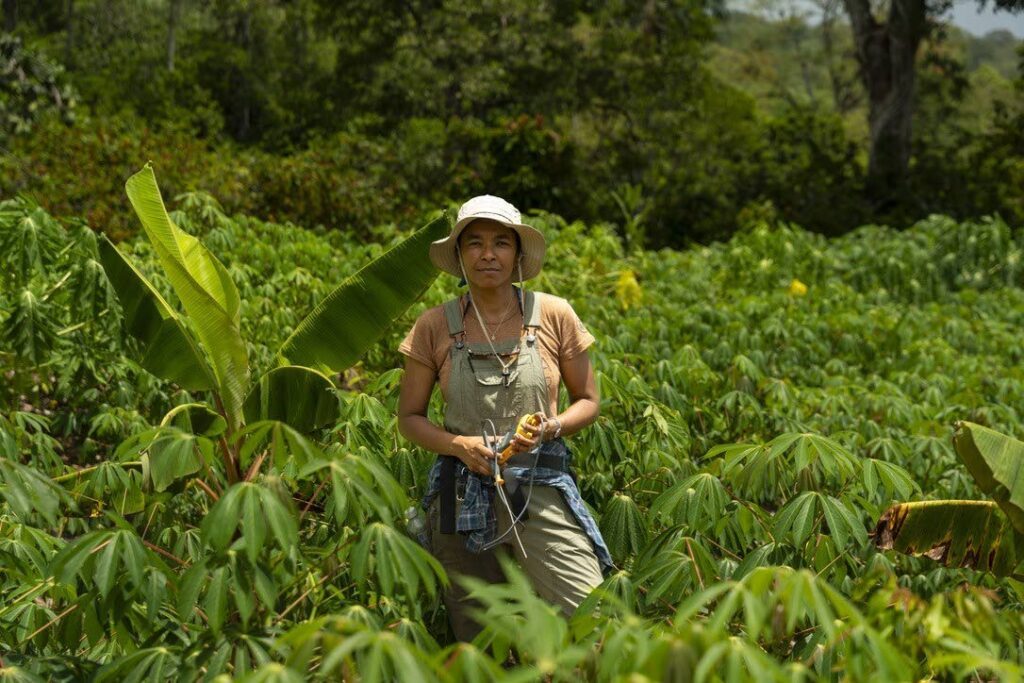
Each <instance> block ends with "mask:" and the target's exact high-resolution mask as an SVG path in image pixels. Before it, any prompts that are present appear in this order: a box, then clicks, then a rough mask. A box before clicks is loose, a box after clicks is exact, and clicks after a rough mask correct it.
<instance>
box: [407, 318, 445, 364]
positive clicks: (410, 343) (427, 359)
mask: <svg viewBox="0 0 1024 683" xmlns="http://www.w3.org/2000/svg"><path fill="white" fill-rule="evenodd" d="M431 328H432V326H431V324H430V320H429V316H428V315H426V314H424V315H421V316H420V317H419V318H417V319H416V322H415V323H414V324H413V326H412V329H411V330H409V334H407V335H405V339H403V340H402V343H401V344H399V345H398V352H399V353H401V354H402V355H403V356H408V357H409V358H412V359H413V360H417V361H419V362H420V363H423V364H424V365H426V366H427V367H428V368H430V369H431V370H433V371H434V372H437V371H438V368H437V363H436V361H435V360H434V335H433V334H432V329H431Z"/></svg>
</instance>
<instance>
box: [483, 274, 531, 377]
mask: <svg viewBox="0 0 1024 683" xmlns="http://www.w3.org/2000/svg"><path fill="white" fill-rule="evenodd" d="M518 296H519V297H521V296H522V292H521V291H520V292H519V293H518ZM469 301H470V303H471V304H472V305H473V312H474V313H476V319H477V320H478V321H479V322H480V327H482V328H484V338H485V339H486V340H487V345H488V346H489V347H491V353H492V354H493V355H494V359H495V360H497V361H498V365H500V366H501V374H502V377H504V378H505V386H506V387H507V386H508V383H509V376H510V371H509V368H511V367H512V363H514V362H515V361H516V359H515V356H513V357H512V358H509V359H508V362H507V363H506V362H505V361H503V360H502V359H501V356H499V355H498V351H497V349H495V348H494V342H493V339H492V337H491V335H490V334H488V333H487V328H486V326H485V325H484V318H483V316H482V315H480V309H478V308H477V307H476V304H473V298H472V297H470V298H469ZM514 301H515V299H513V302H514ZM521 312H522V311H520V313H521ZM501 322H504V320H503V321H501ZM523 323H524V324H525V323H526V319H525V318H523ZM498 326H499V327H500V326H501V323H498ZM495 334H497V330H495Z"/></svg>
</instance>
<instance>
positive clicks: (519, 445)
mask: <svg viewBox="0 0 1024 683" xmlns="http://www.w3.org/2000/svg"><path fill="white" fill-rule="evenodd" d="M533 416H534V417H536V418H537V420H538V422H537V426H536V427H533V426H531V425H529V424H525V425H523V429H524V430H525V431H526V432H527V433H529V436H523V435H522V434H519V433H518V432H517V433H516V435H515V436H514V437H512V451H513V452H514V453H524V452H526V451H528V450H530V449H532V448H533V447H534V446H536V445H538V444H539V443H540V442H541V440H542V439H543V437H544V420H545V417H544V413H539V412H538V413H534V414H533Z"/></svg>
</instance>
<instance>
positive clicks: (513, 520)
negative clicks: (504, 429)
mask: <svg viewBox="0 0 1024 683" xmlns="http://www.w3.org/2000/svg"><path fill="white" fill-rule="evenodd" d="M488 424H489V425H490V427H491V434H493V435H494V436H493V438H494V440H495V441H497V438H498V437H497V433H498V430H497V428H496V427H495V426H494V422H492V421H491V420H484V421H483V432H484V441H487V425H488ZM527 452H528V453H529V452H532V453H534V459H533V467H531V468H530V490H529V492H528V493H527V494H526V501H525V502H524V503H523V509H522V510H521V511H520V512H519V514H518V515H513V514H512V506H511V505H510V504H509V502H508V496H506V495H505V490H504V488H502V486H501V485H500V484H498V483H495V488H496V489H498V498H499V499H500V500H501V502H502V503H504V505H505V509H506V510H508V517H509V519H510V520H511V523H510V524H509V527H508V529H506V530H505V533H503V534H501V535H500V536H498V537H497V538H495V539H494V540H492V541H490V542H489V543H485V544H484V546H483V547H482V548H480V550H481V551H483V550H490V549H491V548H494V547H495V546H497V545H498V544H499V543H501V542H502V541H503V540H505V538H506V537H507V536H508V535H509V534H510V533H514V534H515V537H516V543H518V544H519V549H520V550H521V551H523V557H524V558H525V557H527V554H526V548H525V547H523V540H522V539H521V538H520V537H519V530H518V529H517V528H516V524H518V523H519V522H520V521H521V520H522V518H523V515H525V514H526V511H527V509H528V508H529V507H530V499H531V498H532V497H533V481H534V476H535V475H536V470H537V463H538V462H540V443H538V444H537V445H536V446H534V447H533V448H532V449H530V451H527ZM494 466H495V467H498V463H497V461H495V463H494Z"/></svg>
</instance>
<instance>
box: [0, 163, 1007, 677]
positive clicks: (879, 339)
mask: <svg viewBox="0 0 1024 683" xmlns="http://www.w3.org/2000/svg"><path fill="white" fill-rule="evenodd" d="M137 178H138V177H137ZM154 188H155V186H154V187H153V188H151V187H149V186H143V185H138V186H136V187H135V189H134V194H133V195H132V202H133V204H134V206H135V208H136V210H137V211H138V213H139V215H140V216H141V217H142V218H143V223H142V224H141V225H144V228H145V229H143V230H140V232H139V234H138V236H136V237H133V238H131V239H129V240H127V241H125V242H123V243H121V244H120V245H118V249H119V250H120V251H117V250H115V249H114V247H112V245H110V244H109V243H108V242H107V241H106V240H105V239H104V238H103V237H101V236H99V235H98V234H97V232H95V231H94V230H93V228H97V227H100V226H87V225H85V224H84V223H80V224H61V223H58V222H57V221H55V220H54V219H52V218H51V217H50V216H48V215H47V214H46V213H45V212H44V211H43V210H42V209H40V208H38V207H36V206H33V205H31V204H30V203H28V202H26V201H24V200H20V199H18V200H8V201H4V202H3V203H0V253H2V254H3V268H2V272H0V283H2V289H0V368H2V370H3V375H2V380H0V401H2V412H0V678H3V679H4V680H11V681H36V680H83V679H86V680H96V681H107V680H112V681H122V680H124V681H142V680H146V681H151V680H173V681H177V680H199V679H202V680H213V679H220V680H226V679H229V678H237V679H239V680H246V681H299V680H305V679H307V678H322V679H326V680H366V681H375V680H400V681H420V680H423V681H431V680H446V681H447V680H452V681H463V680H466V681H491V680H514V681H519V680H580V679H585V680H597V681H617V680H630V681H643V680H652V681H658V680H678V681H688V680H696V681H705V680H706V681H714V680H728V681H734V680H748V679H756V680H787V681H802V680H818V679H826V680H833V679H852V680H866V679H868V678H874V679H875V680H885V681H890V680H891V681H896V680H921V679H930V678H934V679H938V680H965V679H966V680H996V679H999V680H1014V679H1019V678H1021V677H1024V611H1022V604H1021V602H1022V600H1024V584H1021V583H1019V582H1018V580H1017V579H1016V578H1014V577H1015V575H1018V576H1020V574H1019V573H1018V572H1017V564H1018V559H1017V551H1016V548H1019V547H1022V546H1021V541H1020V540H1019V536H1018V532H1017V531H1016V530H1015V529H1014V528H1013V527H1011V526H1010V525H1009V523H1008V522H1007V519H1008V517H1007V516H1006V515H1004V514H1003V513H1002V512H1001V510H1002V509H1007V510H1010V511H1011V515H1012V511H1013V510H1014V509H1016V510H1019V509H1020V508H1019V507H1015V506H1019V505H1021V504H1022V503H1024V496H1021V495H1018V488H1017V487H1014V486H1013V485H1012V484H1013V480H1014V479H1015V477H1016V471H1015V470H1014V471H1013V472H1009V473H1007V472H1006V471H1004V470H1005V469H1006V468H1009V469H1013V467H1016V465H1015V464H1014V463H1018V462H1020V460H1019V459H1018V460H1012V459H1009V458H1004V460H1003V461H1001V462H1002V463H1003V465H1005V467H1003V465H999V464H998V463H997V464H996V465H995V466H993V467H992V468H991V469H993V470H998V471H996V473H995V475H993V476H994V477H995V480H996V484H995V485H993V483H992V482H991V481H987V482H986V480H985V477H984V476H980V475H979V474H978V472H979V471H980V470H978V469H976V468H975V467H970V468H969V467H968V466H965V462H968V464H970V461H969V460H968V459H966V458H964V456H962V455H960V456H958V452H957V451H958V450H959V445H958V447H957V449H955V448H954V444H953V441H952V436H953V433H954V425H955V424H956V423H957V422H959V421H966V422H968V423H973V425H981V426H984V427H989V428H991V429H993V430H995V431H997V432H1000V433H1002V434H1005V435H1008V436H1012V437H1018V438H1019V437H1024V419H1022V412H1021V411H1022V410H1024V369H1022V365H1021V362H1022V360H1024V344H1022V343H1021V330H1022V328H1024V263H1022V256H1024V235H1022V233H1021V231H1020V229H1019V226H1014V227H1013V228H1011V227H1009V226H1007V225H1006V224H1004V223H1003V222H1001V221H1000V220H998V219H985V220H980V221H977V222H968V223H957V222H954V221H952V220H950V219H947V218H943V217H940V216H935V217H932V218H929V219H927V220H925V221H923V222H920V223H918V224H917V225H914V226H908V227H907V228H906V229H905V230H902V231H898V230H894V229H891V228H886V227H877V226H864V227H861V228H859V229H857V230H855V231H854V232H852V233H850V234H848V235H846V236H844V237H841V238H834V239H826V238H824V237H821V236H819V235H815V234H812V233H809V232H806V231H804V230H802V229H800V228H797V227H793V226H787V225H773V224H768V223H759V222H756V221H754V222H752V223H751V224H750V225H748V226H747V227H745V228H744V229H743V230H741V231H740V232H738V233H737V234H736V236H735V237H733V238H732V239H731V240H730V241H729V242H727V243H719V244H714V245H712V246H709V247H703V248H695V249H690V250H686V251H674V250H667V249H666V250H662V251H657V252H653V251H628V250H626V249H625V248H624V245H623V242H622V241H621V240H620V238H619V237H618V236H617V235H616V233H615V231H614V229H613V228H612V227H611V226H604V225H583V224H580V223H572V224H567V223H566V222H565V221H563V220H561V219H560V218H559V217H557V216H554V215H548V214H535V215H533V216H532V217H531V220H532V223H533V224H535V225H536V226H537V227H539V228H541V229H542V230H543V231H544V232H545V234H546V235H547V238H548V243H549V249H548V256H547V260H546V265H545V270H544V272H543V274H542V275H541V276H540V278H538V280H537V281H535V282H534V283H532V286H533V287H534V288H536V289H539V290H542V291H548V292H552V293H555V294H558V295H559V296H563V297H565V298H567V299H569V300H570V301H571V302H572V303H573V305H574V306H575V308H576V310H577V311H578V313H579V314H580V316H581V318H582V319H583V320H584V321H585V322H586V324H587V326H588V327H589V329H590V330H591V331H592V332H593V333H594V334H595V336H596V337H597V339H598V343H597V345H596V346H595V347H594V350H593V353H592V357H593V358H594V362H595V364H596V368H597V373H598V379H599V383H600V389H601V394H602V415H601V418H600V419H599V421H598V422H597V423H596V424H595V425H594V426H592V427H591V428H589V429H587V430H586V431H584V432H583V433H581V434H579V435H577V436H575V437H573V439H572V440H571V446H572V448H573V449H574V451H575V454H576V459H577V460H576V464H577V468H578V470H579V473H580V486H581V490H582V492H583V495H584V498H585V499H586V501H587V502H588V504H589V505H591V506H592V508H593V509H594V511H595V514H596V515H597V517H598V519H599V522H600V525H601V528H602V530H603V532H604V534H605V538H606V539H607V541H608V544H609V547H610V548H611V550H612V553H613V555H614V557H615V560H616V563H617V565H618V568H617V571H615V572H613V573H612V574H611V575H609V576H608V577H607V579H606V581H605V583H604V584H603V585H602V587H601V588H600V589H598V590H596V591H595V592H594V593H593V594H592V596H591V598H589V599H588V600H587V602H585V603H584V605H583V606H582V607H581V609H580V610H579V611H578V612H577V614H576V615H575V616H574V617H573V618H572V619H571V620H566V619H564V618H563V617H562V616H560V614H559V613H558V612H557V611H555V610H554V609H553V608H552V607H550V606H548V605H547V604H545V603H543V602H542V601H541V600H539V599H538V598H536V597H534V596H532V595H531V594H530V592H529V589H528V588H527V587H526V584H525V583H524V579H523V578H522V577H521V576H519V575H518V574H517V573H516V571H515V570H514V568H512V567H510V568H509V577H510V582H509V583H508V584H505V585H490V586H484V585H480V586H477V589H478V591H477V592H478V595H479V597H480V599H481V601H482V603H483V604H484V605H485V606H486V613H485V615H484V620H485V622H486V624H487V626H488V628H487V630H486V631H485V632H484V634H483V635H482V636H481V638H480V639H478V641H477V642H476V643H474V644H472V645H470V644H457V643H452V641H451V636H450V634H449V633H448V631H447V628H448V627H447V623H446V617H445V614H444V609H443V607H442V606H441V604H440V600H439V591H440V590H442V588H443V586H444V585H445V583H446V582H447V577H446V576H445V575H444V572H443V571H442V570H441V568H440V566H439V565H438V564H437V563H436V562H435V561H434V560H433V559H432V558H431V557H430V556H429V555H428V554H427V553H426V552H425V551H424V550H423V549H422V548H420V547H419V546H418V545H417V544H416V543H415V542H414V541H412V540H411V539H410V538H409V537H408V536H407V535H406V534H405V533H404V529H403V521H402V520H403V512H404V510H405V509H406V508H407V507H408V506H409V505H410V504H412V502H413V501H415V499H417V498H418V497H419V495H420V494H421V493H422V490H423V486H424V479H425V474H426V471H427V469H428V468H429V465H430V463H431V461H432V456H431V454H429V453H425V452H422V451H421V450H419V449H417V448H413V447H411V445H410V444H409V443H407V442H405V441H403V440H402V439H401V437H400V436H399V435H398V432H397V429H396V427H395V418H394V413H395V407H396V402H397V387H398V382H399V379H400V370H399V369H397V368H399V367H400V366H401V363H402V360H401V357H400V356H399V355H398V353H397V351H396V348H397V346H398V342H399V340H400V339H401V337H402V336H403V335H404V333H405V331H406V330H407V328H408V326H409V325H410V324H411V322H412V320H413V319H414V317H415V315H416V314H417V313H418V312H419V311H421V310H423V308H424V307H426V306H432V305H436V304H438V303H440V302H442V301H443V300H445V299H446V298H448V297H451V296H452V295H453V294H454V293H455V291H456V289H455V282H454V280H453V279H451V278H442V279H437V280H435V281H433V283H432V284H430V277H431V274H430V272H429V269H428V270H424V268H423V264H424V263H425V248H423V245H424V244H425V243H426V241H429V240H430V239H433V238H434V237H435V236H436V235H437V234H443V233H444V232H446V230H447V223H446V219H445V218H444V217H441V218H435V219H434V220H433V221H432V222H430V223H429V224H428V226H427V228H426V229H425V231H422V232H418V233H415V234H413V231H412V228H414V227H415V226H412V225H403V226H399V227H396V226H389V225H385V226H381V227H379V228H378V229H376V230H375V231H374V233H373V234H374V237H375V238H376V240H377V242H376V243H366V242H357V241H354V239H353V238H351V237H349V236H346V235H345V234H344V233H341V232H336V231H324V230H316V231H313V230H306V229H303V228H300V227H296V226H293V225H279V224H271V223H266V222H262V221H261V220H259V219H257V218H254V217H246V216H227V215H225V214H224V213H223V212H222V211H221V209H220V207H219V205H218V204H217V202H216V201H215V199H213V198H212V197H210V196H207V195H203V194H200V193H193V194H187V195H182V196H180V197H177V198H173V201H172V200H171V198H167V199H168V205H169V208H170V209H171V213H170V218H171V219H172V220H173V224H172V223H171V222H169V221H167V220H166V219H165V218H164V215H163V212H162V208H161V206H160V205H159V202H158V201H156V198H158V197H157V196H156V195H155V194H154V192H155V189H154ZM130 194H131V193H130ZM126 207H127V204H126ZM126 210H128V209H127V208H126ZM424 222H425V223H426V222H427V221H426V220H425V221H424ZM174 225H176V226H177V228H175V227H174ZM178 229H180V232H177V230H178ZM439 231H440V232H439ZM196 238H198V240H199V242H197V241H196ZM406 239H409V240H411V241H404V240H406ZM200 242H201V245H203V246H205V249H206V250H208V252H206V251H205V250H203V249H202V247H200V246H199V244H200ZM396 245H397V246H396ZM392 246H396V249H395V250H394V251H391V252H389V253H388V256H386V257H384V259H385V260H381V261H374V259H377V258H378V257H381V255H382V254H384V253H385V251H386V250H387V249H388V248H390V247H392ZM210 254H212V255H213V257H216V258H213V257H211V256H210ZM386 259H391V261H388V260H386ZM371 262H373V264H374V265H371V266H369V267H368V268H367V269H365V270H363V271H361V272H359V274H358V276H357V277H355V278H353V279H351V280H348V284H349V286H348V287H346V288H342V290H340V291H338V290H336V288H337V287H338V286H339V285H341V284H342V283H343V282H344V281H346V278H348V277H349V276H352V275H354V274H356V273H357V271H359V269H361V268H363V267H364V266H366V265H367V264H368V263H371ZM427 265H428V266H429V264H427ZM398 273H401V274H403V275H404V276H405V278H404V280H403V282H404V285H399V286H398V287H395V288H392V289H388V292H387V293H386V294H384V293H382V292H383V290H384V289H385V288H384V287H383V284H384V283H385V282H390V283H392V284H393V283H394V281H395V280H402V279H403V278H398V277H396V275H397V274H398ZM428 284H429V289H427V290H426V292H425V294H423V296H421V297H419V299H418V300H417V302H416V303H415V304H414V305H413V306H412V307H411V308H409V309H408V310H407V311H406V308H405V307H406V305H407V303H408V302H409V301H413V300H414V299H416V297H417V295H418V294H419V292H420V291H422V289H423V288H424V287H426V286H427V285H428ZM403 286H404V287H405V289H404V290H402V291H397V290H399V289H401V288H402V287H403ZM360 287H363V288H364V289H362V290H360V289H359V288H360ZM360 297H364V298H365V297H369V298H373V297H384V298H386V299H387V301H388V302H390V308H389V309H388V311H390V313H393V314H394V315H395V316H399V317H398V319H397V321H396V322H395V323H394V324H392V325H391V326H390V327H387V329H386V331H384V329H383V328H384V325H385V324H386V323H387V322H388V319H387V318H388V316H385V317H384V318H383V319H377V318H376V317H375V316H374V315H372V314H367V312H366V311H365V310H364V309H363V308H362V307H361V306H360V305H359V300H360ZM402 311H405V312H404V313H402ZM307 316H308V317H307ZM380 333H383V336H380ZM375 340H376V341H375ZM357 361H358V362H357ZM169 377H170V378H174V381H171V380H169V379H167V378H169ZM437 407H438V405H437V404H434V406H433V409H435V410H436V408H437ZM973 425H967V426H963V427H961V431H960V433H961V434H966V435H967V436H970V435H971V434H974V435H975V436H976V439H975V441H976V442H977V444H978V448H979V449H980V450H982V451H983V453H982V459H983V460H986V459H987V460H986V462H989V460H990V459H991V457H992V456H991V453H989V452H985V446H984V444H983V443H982V441H983V439H982V437H983V436H984V435H983V432H984V430H983V429H982V427H976V426H973ZM972 430H973V431H972ZM985 433H986V434H987V432H985ZM958 438H959V437H958ZM1000 443H1001V444H1002V445H1003V446H1004V447H1005V449H1006V452H1007V453H1009V455H1011V456H1012V455H1014V454H1016V455H1022V454H1024V451H1020V452H1016V451H1015V450H1014V449H1017V448H1019V447H1021V446H1020V444H1019V442H1016V441H1013V440H1004V441H1002V442H1000ZM962 458H964V459H962ZM1007 463H1009V464H1007ZM1000 467H1003V469H1000ZM972 475H973V476H972ZM1021 476H1022V482H1024V474H1022V475H1021ZM1007 478H1008V480H1009V481H1010V484H1009V485H1007V484H1006V482H1005V480H1006V479H1007ZM1019 490H1020V491H1021V493H1024V484H1022V486H1021V487H1020V489H1019ZM986 491H987V492H989V493H988V495H987V494H986ZM993 491H994V492H993ZM990 497H994V498H995V499H996V500H997V501H998V502H999V503H1000V507H996V506H994V505H992V504H976V505H975V506H973V507H972V506H969V505H966V504H961V505H960V506H959V507H950V508H948V510H953V512H948V510H947V513H946V516H945V517H944V518H943V519H945V520H946V525H945V526H941V527H939V526H935V522H934V520H935V519H937V518H935V517H933V518H929V519H931V520H932V522H930V523H929V525H926V526H930V527H931V528H930V529H925V530H924V531H922V529H921V525H920V524H918V526H917V527H916V528H915V529H911V531H913V532H914V533H915V534H917V537H915V538H914V539H910V541H911V543H910V545H911V546H913V547H912V548H910V547H907V537H906V534H909V533H910V531H907V530H906V529H900V528H898V527H889V528H888V529H887V530H886V533H884V534H883V533H879V535H877V536H876V535H875V533H874V532H875V528H876V525H877V523H878V521H879V519H880V518H881V517H882V516H883V514H884V513H885V512H886V510H887V509H888V508H889V507H890V505H891V504H892V503H894V502H904V501H923V500H938V499H963V500H979V501H982V500H987V499H989V498H990ZM939 507H941V506H939ZM918 509H920V508H918ZM943 509H947V508H943ZM967 509H972V510H980V511H981V513H979V514H974V513H970V514H968V513H966V512H962V511H963V510H967ZM907 519H908V520H912V519H913V514H910V515H909V516H908V517H907ZM907 525H908V528H909V527H910V522H909V521H908V522H907ZM882 526H883V527H885V525H884V524H883V525H882ZM925 531H930V532H931V535H930V536H929V535H928V534H927V533H925ZM901 532H903V536H902V538H903V547H904V549H907V550H916V551H917V552H925V551H930V550H932V549H933V546H936V547H937V548H938V550H937V551H933V552H932V553H931V554H932V555H933V556H935V557H936V558H938V561H936V560H933V559H929V558H924V557H912V556H909V555H904V554H898V553H896V552H895V551H892V550H880V549H878V548H877V547H876V546H877V543H876V541H879V538H880V536H885V535H888V536H892V535H895V536H896V542H897V544H898V543H899V542H900V538H901ZM890 540H891V539H890ZM946 565H949V566H946ZM965 567H974V568H965ZM1020 578H1022V579H1024V576H1020ZM513 644H514V647H513Z"/></svg>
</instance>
